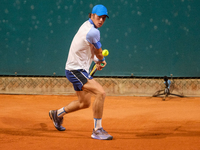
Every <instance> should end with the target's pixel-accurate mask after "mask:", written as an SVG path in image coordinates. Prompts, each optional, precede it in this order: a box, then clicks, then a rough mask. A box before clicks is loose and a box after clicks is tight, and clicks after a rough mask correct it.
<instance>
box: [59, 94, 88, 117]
mask: <svg viewBox="0 0 200 150" xmlns="http://www.w3.org/2000/svg"><path fill="white" fill-rule="evenodd" d="M76 94H77V96H78V100H74V101H72V102H71V103H69V104H68V105H67V106H65V107H63V109H64V111H62V109H61V110H60V112H59V110H58V117H63V116H64V115H65V114H66V113H71V112H74V111H77V110H80V109H85V108H88V107H90V104H91V94H90V93H89V92H87V91H76Z"/></svg>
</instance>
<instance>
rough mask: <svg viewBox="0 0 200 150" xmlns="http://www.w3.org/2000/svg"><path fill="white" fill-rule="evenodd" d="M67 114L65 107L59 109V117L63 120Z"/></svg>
mask: <svg viewBox="0 0 200 150" xmlns="http://www.w3.org/2000/svg"><path fill="white" fill-rule="evenodd" d="M66 113H67V112H66V111H65V107H63V108H61V109H58V111H57V116H58V117H60V118H62V117H63V116H64V115H65V114H66Z"/></svg>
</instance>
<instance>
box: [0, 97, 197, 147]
mask: <svg viewBox="0 0 200 150" xmlns="http://www.w3.org/2000/svg"><path fill="white" fill-rule="evenodd" d="M75 99H76V96H75V95H71V96H55V95H54V96H50V95H48V96H45V95H0V139H1V140H0V149H1V150H38V149H42V150H51V149H59V150H66V149H67V150H75V149H81V150H90V149H96V150H97V149H104V150H105V149H108V150H116V149H122V150H133V149H134V150H199V149H200V142H199V141H200V111H199V108H200V98H199V97H198V98H197V97H188V98H178V97H168V98H167V99H166V101H162V98H160V97H157V98H152V97H125V96H118V97H111V96H107V97H106V101H105V107H104V116H103V122H102V123H103V127H104V128H105V130H107V131H108V132H109V133H110V134H111V135H112V136H113V137H114V138H113V140H110V141H100V140H94V139H91V137H90V136H91V133H92V129H93V116H92V107H90V108H89V109H85V110H81V111H78V112H75V113H71V114H68V115H66V116H65V118H64V123H63V126H64V127H66V128H67V130H66V131H64V132H59V131H57V130H56V129H55V128H54V126H53V123H52V121H51V120H50V119H49V116H48V112H49V110H50V109H55V108H60V107H62V106H63V105H66V104H68V103H69V102H70V101H72V100H75ZM93 99H94V98H93Z"/></svg>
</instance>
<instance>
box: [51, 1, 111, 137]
mask: <svg viewBox="0 0 200 150" xmlns="http://www.w3.org/2000/svg"><path fill="white" fill-rule="evenodd" d="M106 17H107V18H109V16H108V12H107V8H106V7H105V6H103V5H96V6H94V7H93V9H92V13H90V14H89V20H87V21H86V22H84V23H83V24H82V25H81V27H80V28H79V30H78V32H77V33H76V35H75V36H74V38H73V40H72V43H71V46H70V50H69V54H68V59H67V62H66V66H65V73H66V77H67V79H68V80H69V81H70V82H71V83H72V84H73V86H74V90H75V91H76V94H77V96H78V100H75V101H72V102H71V103H69V104H68V105H67V106H65V107H63V108H60V109H58V110H50V111H49V116H50V118H51V119H52V121H53V124H54V126H55V128H56V129H57V130H59V131H64V130H65V128H64V127H63V126H62V122H63V116H64V115H65V114H69V113H71V112H74V111H77V110H80V109H84V108H88V107H90V104H91V94H95V101H94V103H93V117H94V129H93V133H92V135H91V137H92V138H93V139H99V140H112V138H113V137H112V136H111V135H109V134H108V133H107V132H106V131H105V130H104V129H103V127H102V115H103V106H104V100H105V97H106V94H105V91H104V89H103V87H102V86H101V85H100V84H99V83H98V82H97V81H95V79H93V78H92V77H91V76H90V75H89V67H90V65H91V63H92V61H95V62H96V64H97V70H102V68H104V67H105V66H106V61H105V58H104V56H103V55H102V48H101V47H102V45H101V42H100V31H99V30H98V28H100V27H101V26H102V25H103V24H104V22H105V20H106ZM101 63H103V64H104V65H103V66H101Z"/></svg>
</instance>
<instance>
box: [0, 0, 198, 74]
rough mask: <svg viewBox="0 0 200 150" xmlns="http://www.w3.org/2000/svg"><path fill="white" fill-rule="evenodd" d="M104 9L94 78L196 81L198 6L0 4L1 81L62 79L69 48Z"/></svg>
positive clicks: (184, 1)
mask: <svg viewBox="0 0 200 150" xmlns="http://www.w3.org/2000/svg"><path fill="white" fill-rule="evenodd" d="M100 3H101V4H104V5H105V6H106V7H107V9H108V13H109V16H110V18H109V19H107V20H106V22H105V24H104V26H103V27H102V28H100V29H99V30H100V32H101V43H102V45H103V47H102V48H103V49H105V48H106V49H108V50H109V51H110V54H109V56H107V58H106V60H107V63H108V65H107V66H106V68H104V69H103V71H99V72H97V74H96V75H97V76H140V77H161V76H164V75H167V76H170V74H173V76H174V77H199V76H200V59H199V56H200V48H199V47H200V42H199V39H200V29H199V25H200V17H199V14H200V9H199V6H200V1H199V0H117V1H116V0H110V1H107V0H87V1H83V0H81V1H78V0H1V1H0V75H22V76H24V75H25V76H52V75H54V76H64V75H65V74H64V72H65V71H64V68H65V62H66V59H67V55H68V50H69V47H70V43H71V41H72V38H73V36H74V35H75V33H76V31H77V30H78V28H79V27H80V25H81V24H82V23H83V22H84V21H85V20H87V19H88V13H90V12H91V10H92V7H93V6H94V5H96V4H100Z"/></svg>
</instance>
